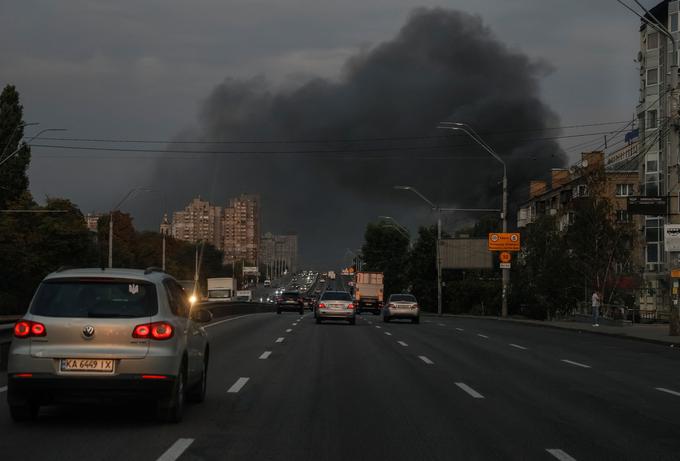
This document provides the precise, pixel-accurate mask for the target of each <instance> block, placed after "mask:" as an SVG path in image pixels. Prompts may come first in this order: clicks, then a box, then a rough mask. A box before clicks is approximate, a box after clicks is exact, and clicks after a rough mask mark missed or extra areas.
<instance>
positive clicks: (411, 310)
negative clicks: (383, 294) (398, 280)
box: [383, 293, 420, 323]
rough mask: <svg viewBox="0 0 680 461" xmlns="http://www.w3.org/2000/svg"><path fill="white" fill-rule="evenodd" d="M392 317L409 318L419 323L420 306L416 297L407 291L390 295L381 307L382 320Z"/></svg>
mask: <svg viewBox="0 0 680 461" xmlns="http://www.w3.org/2000/svg"><path fill="white" fill-rule="evenodd" d="M393 319H410V320H411V322H413V323H420V307H419V306H418V300H417V299H416V297H415V296H413V295H412V294H407V293H403V294H393V295H390V297H389V299H388V300H387V303H386V304H385V307H383V321H384V322H389V321H390V320H393Z"/></svg>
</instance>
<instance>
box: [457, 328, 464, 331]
mask: <svg viewBox="0 0 680 461" xmlns="http://www.w3.org/2000/svg"><path fill="white" fill-rule="evenodd" d="M456 330H458V331H465V330H463V329H462V328H456Z"/></svg>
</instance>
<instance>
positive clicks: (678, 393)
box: [0, 387, 680, 397]
mask: <svg viewBox="0 0 680 461" xmlns="http://www.w3.org/2000/svg"><path fill="white" fill-rule="evenodd" d="M5 389H7V388H6V387H5ZM654 389H656V390H657V391H661V392H665V393H667V394H671V395H675V396H676V397H680V392H675V391H672V390H670V389H666V388H665V387H655V388H654ZM0 392H2V389H0Z"/></svg>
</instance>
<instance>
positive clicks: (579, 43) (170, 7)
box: [0, 0, 656, 231]
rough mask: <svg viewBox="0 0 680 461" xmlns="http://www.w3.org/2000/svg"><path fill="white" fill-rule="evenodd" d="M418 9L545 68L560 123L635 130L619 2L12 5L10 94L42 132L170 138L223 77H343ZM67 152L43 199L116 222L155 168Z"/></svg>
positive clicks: (5, 30) (631, 42)
mask: <svg viewBox="0 0 680 461" xmlns="http://www.w3.org/2000/svg"><path fill="white" fill-rule="evenodd" d="M644 3H646V4H647V5H648V6H652V5H653V4H655V3H656V2H644ZM418 6H440V7H445V8H452V9H459V10H463V11H467V12H470V13H474V14H479V15H480V16H481V17H482V19H483V21H484V22H485V24H487V25H488V26H489V27H490V28H491V29H492V30H493V32H494V33H495V35H496V36H497V37H498V38H499V39H500V40H501V41H503V42H505V43H506V44H507V45H508V46H509V47H510V48H512V49H516V50H519V51H521V52H523V53H526V54H527V55H529V56H530V57H532V58H535V59H543V60H545V61H547V62H548V63H549V64H550V65H551V67H552V71H551V73H550V74H549V75H547V76H546V77H545V78H544V80H543V81H542V89H541V92H542V97H543V99H544V101H545V102H546V103H547V104H548V106H550V108H551V109H552V110H553V111H554V112H556V113H557V114H558V115H559V117H560V118H561V122H560V123H561V125H571V124H580V123H590V122H605V121H619V120H628V119H630V118H632V116H633V113H634V107H635V104H636V101H637V87H638V75H637V70H636V64H635V63H634V61H633V60H634V57H635V55H636V54H637V51H638V47H639V46H638V44H639V37H638V26H639V21H638V20H637V19H636V18H635V17H634V16H633V15H632V14H631V13H630V12H628V11H626V10H625V9H623V8H622V7H621V6H620V5H619V4H618V3H617V2H616V1H615V0H597V1H588V0H570V1H567V0H511V1H508V0H474V1H472V0H449V1H446V0H441V1H439V2H430V1H424V0H421V1H409V0H344V1H342V2H338V1H329V0H238V1H235V0H192V1H186V0H185V1H177V0H154V1H149V0H117V1H111V0H99V1H96V0H59V1H50V0H41V1H37V0H22V1H10V0H0V83H2V84H3V85H4V84H5V83H12V84H15V85H16V86H17V87H18V90H19V91H20V93H21V96H22V102H23V104H24V107H25V118H26V120H27V121H31V122H33V121H36V122H40V123H41V127H43V128H47V127H60V128H61V127H63V128H68V130H69V131H68V133H67V135H68V136H72V137H78V138H86V137H105V138H125V139H171V138H173V137H175V136H176V135H177V134H178V133H180V132H182V131H184V130H186V129H188V128H192V127H194V126H195V125H196V123H197V115H198V112H199V108H200V106H201V104H202V102H204V101H205V99H206V98H207V97H208V96H209V94H210V92H211V91H212V90H213V89H214V88H215V87H216V86H217V85H218V84H219V83H220V82H222V81H223V80H224V79H225V78H228V77H250V76H254V75H264V76H266V77H267V78H268V79H270V80H272V81H275V82H278V83H279V84H281V85H284V86H285V85H294V84H297V83H299V82H300V81H302V80H304V79H306V78H309V77H310V76H323V77H327V78H331V79H335V78H339V75H340V71H341V66H342V64H343V62H344V61H345V60H346V59H347V57H349V56H351V55H352V54H356V52H357V51H358V50H362V49H364V50H365V49H370V48H371V47H372V46H374V45H376V44H378V43H380V42H381V41H384V40H388V39H391V38H392V37H394V35H395V34H396V33H397V32H398V30H399V28H400V27H401V26H402V25H403V24H404V22H405V21H406V20H407V18H408V16H409V13H410V11H411V10H412V9H413V8H415V7H418ZM64 154H67V155H64ZM68 154H73V153H72V152H70V153H65V152H60V151H54V150H48V149H44V148H35V149H34V150H33V162H32V167H31V172H30V173H31V174H30V179H31V188H32V191H33V193H34V195H35V196H36V198H37V199H38V200H42V199H43V198H44V197H45V195H50V196H63V197H68V198H70V199H72V200H73V201H75V202H76V203H77V204H78V205H79V206H80V207H81V209H83V211H92V210H107V209H109V208H110V207H111V206H112V205H113V204H115V203H116V202H117V201H118V200H119V199H120V198H121V197H122V196H123V195H124V194H125V193H126V191H127V190H128V189H130V187H133V186H138V185H144V184H145V182H146V181H148V178H149V177H150V175H151V172H152V170H153V163H152V162H150V161H148V160H128V161H117V162H115V161H113V160H102V159H99V160H85V159H83V158H81V157H82V156H81V157H80V158H69V157H68ZM157 195H158V194H157ZM189 199H190V197H186V200H185V201H187V202H188V200H189ZM165 206H166V205H165V204H164V203H163V199H162V198H161V197H160V196H154V194H148V196H146V197H139V198H137V199H135V200H134V202H131V203H130V204H129V205H128V206H126V210H127V211H131V212H132V213H133V214H134V215H135V217H136V222H137V223H138V224H139V225H141V226H143V227H148V226H154V225H155V222H157V220H158V219H160V214H161V212H162V209H163V208H164V207H165ZM167 206H168V207H170V208H178V207H179V204H175V203H171V204H168V205H167ZM301 206H304V205H301ZM151 209H157V210H158V212H157V213H156V215H155V216H154V215H153V214H154V213H151V212H150V210H151ZM142 210H147V213H145V214H143V213H142ZM273 230H275V231H277V230H279V229H273Z"/></svg>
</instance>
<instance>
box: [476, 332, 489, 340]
mask: <svg viewBox="0 0 680 461" xmlns="http://www.w3.org/2000/svg"><path fill="white" fill-rule="evenodd" d="M477 336H479V337H480V338H485V339H489V337H488V336H486V335H483V334H481V333H477Z"/></svg>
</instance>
